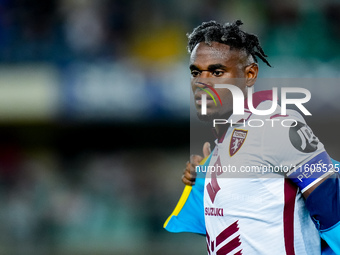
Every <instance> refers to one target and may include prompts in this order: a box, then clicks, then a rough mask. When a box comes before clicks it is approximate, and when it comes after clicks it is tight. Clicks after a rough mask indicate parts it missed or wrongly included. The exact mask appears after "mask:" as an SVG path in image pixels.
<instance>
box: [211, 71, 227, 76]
mask: <svg viewBox="0 0 340 255" xmlns="http://www.w3.org/2000/svg"><path fill="white" fill-rule="evenodd" d="M212 74H213V75H214V76H216V77H220V76H222V75H223V74H224V71H221V70H215V71H213V73H212Z"/></svg>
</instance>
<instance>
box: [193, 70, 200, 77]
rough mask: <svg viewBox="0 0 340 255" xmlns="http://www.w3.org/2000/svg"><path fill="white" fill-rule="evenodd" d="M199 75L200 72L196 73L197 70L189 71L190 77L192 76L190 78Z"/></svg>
mask: <svg viewBox="0 0 340 255" xmlns="http://www.w3.org/2000/svg"><path fill="white" fill-rule="evenodd" d="M200 73H201V72H199V71H197V70H192V71H191V76H192V77H197V76H199V75H200Z"/></svg>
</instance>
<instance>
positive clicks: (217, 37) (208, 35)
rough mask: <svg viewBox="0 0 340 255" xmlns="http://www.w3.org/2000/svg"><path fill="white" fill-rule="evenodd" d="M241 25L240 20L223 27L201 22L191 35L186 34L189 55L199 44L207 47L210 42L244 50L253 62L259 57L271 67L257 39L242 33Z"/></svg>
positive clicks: (213, 22)
mask: <svg viewBox="0 0 340 255" xmlns="http://www.w3.org/2000/svg"><path fill="white" fill-rule="evenodd" d="M242 24H243V22H242V21H241V20H236V21H235V22H233V23H231V24H230V23H226V24H224V25H222V24H219V23H217V22H216V21H209V22H203V23H202V25H200V26H198V27H196V28H195V29H194V31H193V32H192V33H191V34H188V39H189V41H188V51H189V53H191V52H192V50H193V49H194V48H195V46H196V45H197V44H198V43H200V42H205V43H207V44H208V45H211V42H219V43H223V44H227V45H229V46H230V48H231V49H233V48H236V49H239V50H245V51H246V52H247V54H250V55H251V56H252V57H253V58H254V60H255V62H257V57H259V58H260V59H261V60H262V61H263V62H264V63H266V64H267V65H268V66H270V67H271V65H270V64H269V62H268V61H267V59H266V57H267V55H266V54H265V53H264V51H263V49H262V47H261V46H260V42H259V39H258V37H257V36H256V35H254V34H249V33H246V32H244V31H242V30H241V29H240V26H241V25H242Z"/></svg>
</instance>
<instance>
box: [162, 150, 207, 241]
mask: <svg viewBox="0 0 340 255" xmlns="http://www.w3.org/2000/svg"><path fill="white" fill-rule="evenodd" d="M211 155H212V154H210V156H209V157H207V158H205V159H204V160H203V161H202V162H201V165H203V166H208V165H209V163H210V158H211ZM204 180H205V173H203V172H198V173H197V176H196V181H195V185H193V186H188V185H186V186H185V188H184V191H183V193H182V196H181V198H180V199H179V201H178V203H177V205H176V207H175V209H174V211H173V212H172V214H171V215H170V216H169V217H168V219H167V220H166V221H165V223H164V225H163V227H164V228H165V229H166V230H167V231H169V232H173V233H179V232H190V233H196V234H201V235H205V234H206V230H205V222H204V206H203V194H204Z"/></svg>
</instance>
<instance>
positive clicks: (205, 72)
mask: <svg viewBox="0 0 340 255" xmlns="http://www.w3.org/2000/svg"><path fill="white" fill-rule="evenodd" d="M210 77H211V72H209V71H207V70H204V71H201V75H200V78H202V79H204V78H210Z"/></svg>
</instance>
